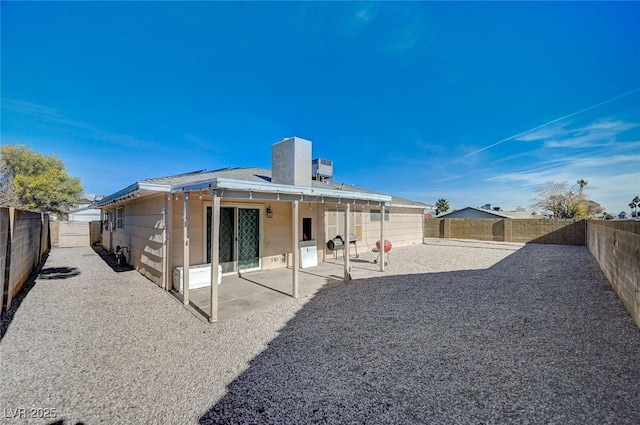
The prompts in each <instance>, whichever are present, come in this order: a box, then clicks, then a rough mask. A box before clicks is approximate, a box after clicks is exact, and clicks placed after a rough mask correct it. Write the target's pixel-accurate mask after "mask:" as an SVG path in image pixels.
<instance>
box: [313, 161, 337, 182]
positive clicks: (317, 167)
mask: <svg viewBox="0 0 640 425" xmlns="http://www.w3.org/2000/svg"><path fill="white" fill-rule="evenodd" d="M311 174H312V175H313V178H314V179H316V180H325V179H331V178H333V161H330V160H328V159H321V158H316V159H314V160H313V161H311Z"/></svg>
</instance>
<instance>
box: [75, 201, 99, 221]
mask: <svg viewBox="0 0 640 425" xmlns="http://www.w3.org/2000/svg"><path fill="white" fill-rule="evenodd" d="M100 217H101V216H100V210H99V209H98V208H95V207H93V206H92V205H84V206H81V207H79V208H75V209H72V210H70V211H69V213H68V221H99V220H100V219H101V218H100Z"/></svg>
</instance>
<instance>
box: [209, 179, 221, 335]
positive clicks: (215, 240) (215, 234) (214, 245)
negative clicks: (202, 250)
mask: <svg viewBox="0 0 640 425" xmlns="http://www.w3.org/2000/svg"><path fill="white" fill-rule="evenodd" d="M211 199H212V201H213V202H212V207H211V294H210V295H211V299H210V302H211V311H210V312H209V321H210V322H211V323H215V322H217V321H218V299H219V294H218V290H219V288H218V266H219V264H220V239H219V238H220V236H219V235H220V197H219V196H218V193H217V192H216V191H215V190H212V191H211Z"/></svg>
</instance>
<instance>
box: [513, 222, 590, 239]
mask: <svg viewBox="0 0 640 425" xmlns="http://www.w3.org/2000/svg"><path fill="white" fill-rule="evenodd" d="M508 221H510V222H511V231H512V236H511V241H509V242H524V243H528V242H534V243H551V244H560V245H585V240H586V220H574V219H553V220H546V219H536V218H534V219H516V220H508Z"/></svg>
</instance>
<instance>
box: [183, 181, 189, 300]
mask: <svg viewBox="0 0 640 425" xmlns="http://www.w3.org/2000/svg"><path fill="white" fill-rule="evenodd" d="M182 226H183V227H182V242H183V246H182V258H183V260H182V303H183V304H184V305H189V192H184V200H183V203H182Z"/></svg>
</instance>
